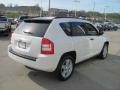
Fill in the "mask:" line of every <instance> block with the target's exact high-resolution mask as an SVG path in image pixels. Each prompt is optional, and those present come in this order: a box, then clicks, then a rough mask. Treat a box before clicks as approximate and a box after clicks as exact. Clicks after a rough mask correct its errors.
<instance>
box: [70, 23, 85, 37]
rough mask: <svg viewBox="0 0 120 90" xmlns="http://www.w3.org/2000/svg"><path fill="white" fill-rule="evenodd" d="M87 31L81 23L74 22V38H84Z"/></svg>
mask: <svg viewBox="0 0 120 90" xmlns="http://www.w3.org/2000/svg"><path fill="white" fill-rule="evenodd" d="M84 35H85V31H84V30H83V29H82V28H81V26H80V24H79V22H72V36H84Z"/></svg>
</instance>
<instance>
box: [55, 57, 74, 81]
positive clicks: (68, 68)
mask: <svg viewBox="0 0 120 90" xmlns="http://www.w3.org/2000/svg"><path fill="white" fill-rule="evenodd" d="M74 66H75V60H74V59H73V58H72V57H71V56H69V55H66V56H63V57H62V58H61V60H60V62H59V65H58V67H57V69H56V71H55V74H56V76H57V78H58V79H59V80H61V81H66V80H68V79H69V78H70V77H71V75H72V74H73V71H74Z"/></svg>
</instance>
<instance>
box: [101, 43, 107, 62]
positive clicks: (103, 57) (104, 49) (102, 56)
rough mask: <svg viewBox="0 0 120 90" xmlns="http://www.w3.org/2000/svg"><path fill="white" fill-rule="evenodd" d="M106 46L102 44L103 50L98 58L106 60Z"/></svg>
mask: <svg viewBox="0 0 120 90" xmlns="http://www.w3.org/2000/svg"><path fill="white" fill-rule="evenodd" d="M108 46H109V45H108V44H104V46H103V49H102V51H101V53H100V54H99V58H100V59H103V60H104V59H106V58H107V56H108Z"/></svg>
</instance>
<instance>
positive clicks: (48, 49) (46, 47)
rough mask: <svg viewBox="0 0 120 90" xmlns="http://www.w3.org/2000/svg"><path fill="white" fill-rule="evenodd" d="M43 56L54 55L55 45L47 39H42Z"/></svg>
mask: <svg viewBox="0 0 120 90" xmlns="http://www.w3.org/2000/svg"><path fill="white" fill-rule="evenodd" d="M41 54H54V43H53V42H52V41H51V40H49V39H47V38H43V39H42V42H41Z"/></svg>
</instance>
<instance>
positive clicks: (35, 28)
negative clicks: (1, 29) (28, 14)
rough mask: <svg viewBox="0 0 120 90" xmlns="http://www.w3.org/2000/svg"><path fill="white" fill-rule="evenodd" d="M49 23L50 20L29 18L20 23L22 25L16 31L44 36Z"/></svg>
mask: <svg viewBox="0 0 120 90" xmlns="http://www.w3.org/2000/svg"><path fill="white" fill-rule="evenodd" d="M49 25H50V22H48V21H38V20H34V21H33V20H27V21H24V22H22V23H21V24H20V26H19V27H18V28H17V29H16V30H15V33H17V34H25V35H30V36H36V37H43V36H44V35H45V33H46V31H47V29H48V27H49Z"/></svg>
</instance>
